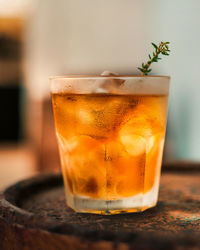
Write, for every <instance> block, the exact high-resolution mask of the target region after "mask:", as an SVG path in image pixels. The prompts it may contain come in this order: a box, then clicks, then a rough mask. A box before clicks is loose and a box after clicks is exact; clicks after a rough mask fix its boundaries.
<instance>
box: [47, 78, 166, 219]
mask: <svg viewBox="0 0 200 250" xmlns="http://www.w3.org/2000/svg"><path fill="white" fill-rule="evenodd" d="M168 90H169V77H162V76H144V77H140V76H117V77H105V76H104V77H102V76H99V77H97V76H67V77H56V78H52V79H51V93H52V102H53V110H54V119H55V127H56V135H57V139H58V146H59V152H60V159H61V166H62V173H63V178H64V184H65V192H66V199H67V204H68V206H70V207H71V208H73V209H74V210H75V211H77V212H90V213H101V214H116V213H122V212H123V213H124V212H138V211H143V210H145V209H147V208H149V207H152V206H155V205H156V202H157V198H158V189H159V180H160V170H161V163H162V154H163V146H164V140H165V128H166V118H167V106H168Z"/></svg>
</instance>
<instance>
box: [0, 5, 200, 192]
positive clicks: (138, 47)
mask: <svg viewBox="0 0 200 250" xmlns="http://www.w3.org/2000/svg"><path fill="white" fill-rule="evenodd" d="M199 11H200V1H199V0H190V1H187V0H169V1H160V0H151V1H149V0H125V1H124V0H109V1H107V0H101V1H99V0H84V1H81V0H59V1H55V0H15V1H13V0H0V189H2V188H4V187H5V186H7V185H10V184H11V183H13V182H15V181H17V180H20V179H23V178H25V177H28V176H32V175H34V174H37V173H39V172H47V171H59V159H58V151H57V144H56V139H55V134H54V126H53V116H52V109H51V100H50V93H49V82H48V77H49V76H52V75H63V74H100V73H101V72H102V71H104V70H110V71H114V72H118V73H121V74H138V73H139V72H138V71H137V70H136V68H137V66H139V65H140V64H141V62H143V61H145V60H146V58H147V55H148V53H149V52H150V51H152V46H151V42H155V43H159V42H160V41H161V40H163V41H170V42H171V45H170V47H171V55H170V56H169V57H167V58H164V59H163V60H161V61H160V62H159V64H157V65H153V73H154V74H164V75H170V76H171V89H170V104H169V116H168V127H167V139H166V145H165V153H164V161H165V162H167V161H174V160H192V161H199V160H200V143H199V142H200V129H199V128H200V112H199V110H200V77H199V72H200V60H199V58H200V51H199V49H198V46H199V44H200V29H199V27H200V14H199Z"/></svg>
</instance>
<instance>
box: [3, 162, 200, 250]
mask: <svg viewBox="0 0 200 250" xmlns="http://www.w3.org/2000/svg"><path fill="white" fill-rule="evenodd" d="M199 233H200V164H198V163H188V162H187V163H186V162H185V163H171V164H168V165H167V166H165V167H164V168H163V174H162V178H161V187H160V195H159V202H158V205H157V206H156V207H155V208H152V209H149V210H146V211H145V212H143V213H132V214H121V215H112V216H103V215H92V214H80V213H79V214H77V213H75V212H74V211H73V210H71V209H70V208H68V207H67V206H66V203H65V197H64V190H63V183H62V178H61V176H60V175H54V174H48V175H39V176H37V177H35V178H32V179H28V180H25V181H22V182H19V183H17V184H15V185H13V186H11V187H9V188H8V189H6V190H5V191H4V192H3V193H2V194H1V195H0V249H6V250H7V249H132V248H133V249H191V248H192V247H194V249H200V237H199ZM195 247H196V248H195Z"/></svg>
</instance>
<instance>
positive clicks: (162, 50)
mask: <svg viewBox="0 0 200 250" xmlns="http://www.w3.org/2000/svg"><path fill="white" fill-rule="evenodd" d="M151 44H152V45H153V47H154V49H155V51H154V52H153V55H152V56H150V55H149V61H148V62H147V63H146V64H144V63H142V67H141V68H138V69H139V70H140V71H141V72H142V75H148V73H149V72H151V70H152V69H150V68H149V67H150V66H151V64H152V63H153V62H158V60H161V58H160V57H158V56H159V54H162V55H164V56H169V52H170V50H169V46H168V44H169V42H161V43H160V44H159V46H157V45H156V44H155V43H151Z"/></svg>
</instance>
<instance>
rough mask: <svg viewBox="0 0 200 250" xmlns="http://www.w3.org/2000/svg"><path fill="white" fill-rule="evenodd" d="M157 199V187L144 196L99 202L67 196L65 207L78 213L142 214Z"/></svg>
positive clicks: (152, 205)
mask: <svg viewBox="0 0 200 250" xmlns="http://www.w3.org/2000/svg"><path fill="white" fill-rule="evenodd" d="M157 198H158V186H157V185H154V187H153V188H152V189H151V190H150V191H149V192H148V193H146V194H142V193H141V194H138V195H135V196H131V197H128V198H121V199H118V200H99V199H93V198H88V197H84V196H77V195H76V196H74V195H71V194H69V193H68V194H67V205H68V206H69V207H71V208H72V209H73V210H75V211H76V212H79V213H93V214H103V215H111V214H121V213H133V212H142V211H144V210H146V209H148V208H151V207H154V206H155V205H156V203H157Z"/></svg>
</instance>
